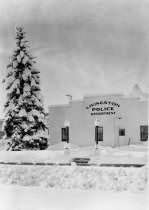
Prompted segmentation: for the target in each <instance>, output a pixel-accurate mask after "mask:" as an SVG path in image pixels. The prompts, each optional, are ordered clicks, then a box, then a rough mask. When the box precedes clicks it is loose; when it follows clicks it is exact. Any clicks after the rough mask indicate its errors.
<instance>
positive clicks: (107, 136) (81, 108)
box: [49, 94, 148, 146]
mask: <svg viewBox="0 0 149 210" xmlns="http://www.w3.org/2000/svg"><path fill="white" fill-rule="evenodd" d="M105 109H108V110H107V111H105ZM147 114H148V103H147V101H146V102H145V101H140V100H139V98H134V97H124V96H123V95H122V94H117V95H100V96H85V97H84V98H83V100H80V101H75V100H74V101H71V102H70V103H69V104H68V105H64V106H50V107H49V119H50V125H49V127H50V139H51V142H52V144H56V143H60V142H61V128H62V127H64V124H65V122H66V121H69V122H70V128H69V136H70V138H69V139H70V142H71V143H73V144H77V145H79V146H89V145H95V122H96V121H97V122H98V124H99V126H103V142H102V141H101V142H99V144H100V145H111V146H122V145H127V144H128V142H129V141H130V143H131V144H138V143H140V126H141V125H147V124H148V115H147ZM120 128H122V129H125V136H119V129H120Z"/></svg>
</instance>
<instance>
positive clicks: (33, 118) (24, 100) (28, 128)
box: [3, 27, 48, 151]
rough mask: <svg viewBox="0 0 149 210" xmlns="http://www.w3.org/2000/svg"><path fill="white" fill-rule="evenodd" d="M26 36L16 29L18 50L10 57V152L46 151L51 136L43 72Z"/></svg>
mask: <svg viewBox="0 0 149 210" xmlns="http://www.w3.org/2000/svg"><path fill="white" fill-rule="evenodd" d="M25 36H26V33H25V32H24V29H23V28H22V27H17V28H16V37H15V46H14V49H13V50H12V53H11V55H10V57H9V64H8V66H7V73H6V78H5V79H4V81H3V82H4V83H5V85H6V91H7V98H6V104H5V120H4V124H3V130H4V131H5V137H4V138H5V139H6V140H7V146H6V150H13V151H15V150H23V149H27V150H43V149H46V148H47V146H48V136H47V133H46V131H47V127H46V119H45V112H44V108H43V98H42V95H41V93H40V92H41V90H40V76H39V73H40V72H39V71H38V70H37V69H36V68H35V67H34V64H35V63H36V62H35V60H34V59H35V57H33V56H32V54H31V53H30V51H29V46H28V41H27V40H26V37H25Z"/></svg>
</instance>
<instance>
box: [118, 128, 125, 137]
mask: <svg viewBox="0 0 149 210" xmlns="http://www.w3.org/2000/svg"><path fill="white" fill-rule="evenodd" d="M125 134H126V131H125V128H119V136H125Z"/></svg>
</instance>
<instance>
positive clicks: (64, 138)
mask: <svg viewBox="0 0 149 210" xmlns="http://www.w3.org/2000/svg"><path fill="white" fill-rule="evenodd" d="M62 141H67V142H69V127H65V128H62Z"/></svg>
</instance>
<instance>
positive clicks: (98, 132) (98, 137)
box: [95, 126, 103, 143]
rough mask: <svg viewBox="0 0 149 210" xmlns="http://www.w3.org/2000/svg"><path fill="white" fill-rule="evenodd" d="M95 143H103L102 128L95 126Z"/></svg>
mask: <svg viewBox="0 0 149 210" xmlns="http://www.w3.org/2000/svg"><path fill="white" fill-rule="evenodd" d="M95 141H96V143H98V141H103V127H99V126H96V127H95Z"/></svg>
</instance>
